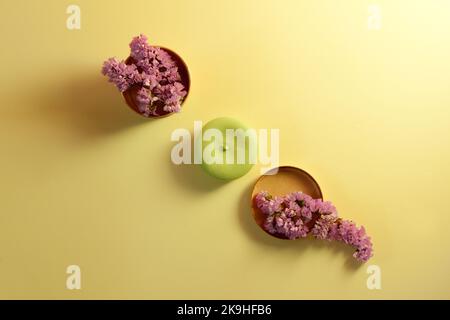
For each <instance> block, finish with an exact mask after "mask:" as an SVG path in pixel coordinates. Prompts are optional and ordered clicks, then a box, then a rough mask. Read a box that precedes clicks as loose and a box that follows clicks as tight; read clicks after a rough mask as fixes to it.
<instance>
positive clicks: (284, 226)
mask: <svg viewBox="0 0 450 320" xmlns="http://www.w3.org/2000/svg"><path fill="white" fill-rule="evenodd" d="M255 204H256V207H257V208H258V209H259V210H260V211H261V212H262V213H263V214H264V215H265V221H264V224H263V228H264V229H265V230H266V231H267V232H269V233H271V234H274V235H280V236H283V237H285V238H288V239H298V238H304V237H306V236H307V235H308V234H311V235H312V236H314V237H315V238H317V239H322V240H328V241H341V242H344V243H346V244H348V245H351V246H353V247H355V249H356V252H355V253H354V255H353V256H354V257H355V258H356V259H357V260H359V261H362V262H366V261H367V260H369V259H370V257H372V252H373V249H372V242H371V240H370V237H369V236H368V235H367V234H366V231H365V229H364V227H360V228H358V227H357V226H356V225H355V224H354V223H353V222H351V221H347V220H342V219H340V218H338V213H337V211H336V208H335V207H334V205H333V204H332V203H331V202H328V201H322V200H321V199H313V198H311V197H310V196H308V195H306V194H304V193H301V192H293V193H291V194H288V195H285V196H284V197H272V196H271V195H270V194H269V193H268V192H266V191H262V192H260V193H258V194H257V195H256V196H255ZM308 223H313V226H312V227H311V226H309V227H308Z"/></svg>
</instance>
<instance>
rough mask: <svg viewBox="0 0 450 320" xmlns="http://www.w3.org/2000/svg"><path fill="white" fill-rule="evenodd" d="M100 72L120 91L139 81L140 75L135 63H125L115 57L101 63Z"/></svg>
mask: <svg viewBox="0 0 450 320" xmlns="http://www.w3.org/2000/svg"><path fill="white" fill-rule="evenodd" d="M102 73H103V74H104V75H105V76H108V77H109V81H110V82H112V83H114V84H115V85H116V87H117V88H118V89H119V91H120V92H124V91H126V90H128V89H129V88H130V87H131V86H132V85H133V84H136V83H139V82H140V81H141V77H140V74H139V71H138V70H137V68H136V66H135V65H126V64H125V62H123V61H119V60H117V59H116V58H110V59H108V60H107V61H105V62H104V63H103V68H102Z"/></svg>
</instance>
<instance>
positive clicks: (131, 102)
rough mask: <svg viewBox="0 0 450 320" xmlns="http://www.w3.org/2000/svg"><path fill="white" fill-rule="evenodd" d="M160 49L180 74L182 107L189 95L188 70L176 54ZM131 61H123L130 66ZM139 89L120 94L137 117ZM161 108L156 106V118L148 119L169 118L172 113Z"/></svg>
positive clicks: (135, 88) (137, 87)
mask: <svg viewBox="0 0 450 320" xmlns="http://www.w3.org/2000/svg"><path fill="white" fill-rule="evenodd" d="M160 48H161V49H163V50H164V51H166V52H167V53H168V54H169V55H170V57H171V58H172V59H173V61H175V64H176V65H177V67H178V72H179V73H180V77H181V84H182V85H183V86H184V88H185V90H186V96H185V97H184V99H183V101H182V102H181V104H182V105H183V104H184V102H185V101H186V99H187V97H188V95H189V89H190V87H191V79H190V76H189V69H188V67H187V65H186V63H185V62H184V60H183V59H182V58H181V57H180V56H179V55H178V54H176V53H175V52H173V51H172V50H170V49H167V48H164V47H160ZM132 61H133V58H131V57H128V58H127V59H126V60H125V63H126V64H131V62H132ZM140 88H141V86H139V85H135V86H132V87H131V88H130V89H128V90H126V91H125V92H123V93H122V95H123V97H124V98H125V102H126V103H127V105H128V106H129V107H130V108H131V110H133V111H134V112H136V113H137V114H139V115H141V113H140V112H139V109H138V106H137V102H136V96H137V92H138V91H139V89H140ZM163 108H164V105H161V106H158V107H157V108H156V111H157V112H158V115H157V116H155V115H150V116H149V118H162V117H167V116H170V115H172V114H173V112H167V111H164V110H163Z"/></svg>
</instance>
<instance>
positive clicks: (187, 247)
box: [0, 0, 450, 299]
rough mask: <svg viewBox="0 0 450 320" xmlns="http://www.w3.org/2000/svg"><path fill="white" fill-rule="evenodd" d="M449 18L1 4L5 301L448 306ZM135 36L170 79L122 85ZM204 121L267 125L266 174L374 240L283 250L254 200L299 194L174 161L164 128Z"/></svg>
mask: <svg viewBox="0 0 450 320" xmlns="http://www.w3.org/2000/svg"><path fill="white" fill-rule="evenodd" d="M449 17H450V1H444V0H442V1H440V0H431V1H421V0H410V1H407V0H389V1H388V0H374V1H366V0H349V1H345V2H338V1H330V0H314V1H313V0H286V1H273V0H263V1H261V0H232V1H207V0H193V1H182V0H171V1H163V0H151V1H145V0H132V1H129V2H127V3H126V4H125V2H123V1H114V0H110V1H106V0H98V1H88V0H77V1H74V2H67V1H57V0H51V1H50V0H49V1H45V2H42V1H41V2H38V1H26V0H18V1H15V2H9V3H7V2H2V3H0V21H1V25H2V27H1V29H0V33H1V38H2V41H3V47H2V50H1V51H2V58H3V59H2V60H3V63H4V65H3V68H2V72H1V74H0V88H1V89H2V90H1V94H0V121H1V123H0V133H1V134H0V141H1V146H2V152H1V157H0V179H1V183H0V188H1V189H0V195H1V198H0V219H1V222H0V243H1V245H0V299H449V298H450V277H449V275H448V270H449V268H450V256H449V253H450V232H449V231H450V227H449V226H450V212H449V209H448V208H449V207H450V206H449V205H450V203H449V202H450V184H449V181H450V165H449V164H450V59H449V57H450V42H449V41H448V40H449V39H450V37H449V35H450V19H449ZM139 35H145V36H146V37H147V38H148V42H149V43H150V44H151V45H152V46H161V48H163V49H164V48H166V49H167V52H168V53H169V55H170V57H171V58H173V59H174V61H175V64H177V66H178V67H180V66H181V65H182V66H183V68H185V67H186V70H185V69H183V70H182V71H181V72H182V74H181V77H179V78H177V75H176V74H172V75H168V76H167V77H168V78H164V79H163V78H158V79H157V77H156V76H154V77H153V74H151V75H149V73H152V72H153V71H152V70H153V69H151V68H150V67H148V69H146V70H150V71H149V72H148V74H146V75H143V74H142V73H139V71H142V69H145V68H144V67H142V66H141V65H139V61H138V59H136V56H130V47H128V44H129V43H130V41H132V39H135V38H134V37H139ZM135 45H136V46H135V47H134V50H135V51H134V52H135V53H136V52H138V50H139V45H141V43H140V42H136V43H135ZM155 50H156V51H154V54H155V55H156V56H158V55H162V56H163V58H161V59H160V60H161V61H164V59H169V58H167V57H164V54H165V53H164V52H160V51H158V50H159V49H155ZM131 54H132V55H133V48H132V53H131ZM110 57H117V58H118V59H119V60H121V59H127V58H128V57H131V58H129V60H127V63H128V64H127V66H125V65H124V64H123V65H121V64H120V61H119V60H117V61H116V60H107V59H109V58H110ZM130 59H131V60H133V59H134V62H133V63H134V64H136V65H137V66H136V67H135V66H134V64H133V63H131V62H130ZM156 59H157V58H155V61H156ZM158 59H159V58H158ZM181 59H182V60H181ZM105 61H109V62H108V63H107V64H106V67H105ZM158 61H159V60H158ZM161 63H163V62H161ZM184 64H185V65H184ZM102 66H103V69H102ZM172 67H173V65H171V64H170V62H169V63H168V65H164V66H160V67H158V68H157V69H155V70H156V71H155V72H160V73H161V74H166V73H167V74H169V71H170V70H171V68H172ZM121 68H129V69H127V70H126V71H124V72H128V73H127V76H129V78H128V79H127V81H129V83H125V84H124V82H122V80H123V79H122V78H118V77H116V78H114V75H116V73H114V72H116V71H117V70H122V69H121ZM123 70H125V69H123ZM174 70H175V69H174ZM179 70H180V69H179ZM187 70H188V71H187ZM102 72H103V74H102ZM187 72H189V74H187ZM105 75H107V76H109V77H110V80H111V78H113V79H112V80H113V81H112V82H114V84H116V86H117V88H115V87H114V85H112V84H111V83H108V79H107V78H106V77H105ZM171 76H173V79H172V78H170V77H171ZM135 77H139V80H136V79H137V78H135ZM169 78H170V79H172V80H173V82H170V81H172V80H170V79H169ZM155 79H156V80H155ZM167 79H169V80H167ZM132 81H135V82H133V83H132V85H134V86H136V84H137V83H138V84H139V88H137V87H132V88H131V89H132V90H134V89H136V91H135V92H134V93H133V94H135V95H136V96H133V97H131V96H130V95H127V94H128V93H129V91H127V90H128V89H130V87H129V86H128V84H130V83H131V82H132ZM155 81H156V82H155ZM177 81H178V82H179V83H181V85H179V84H174V82H177ZM153 82H155V84H153ZM125 86H126V87H125ZM118 88H119V90H117V89H118ZM155 88H156V89H155ZM138 90H141V91H138ZM155 90H156V91H155ZM158 90H160V91H158ZM164 90H166V91H164ZM119 91H121V92H122V93H121V92H119ZM124 92H125V93H124ZM124 97H125V98H126V99H128V100H125V98H124ZM130 97H131V98H130ZM130 99H134V100H132V101H131V100H130ZM130 101H131V102H130ZM142 101H144V102H145V103H144V104H140V103H141V102H142ZM161 101H163V102H164V103H163V102H161ZM127 104H128V105H129V106H130V107H131V109H133V110H131V109H130V108H129V107H128V106H127ZM158 112H162V114H158ZM171 113H173V114H171ZM161 115H163V116H161ZM214 119H216V120H215V121H216V122H210V121H211V120H214ZM217 119H219V120H217ZM211 123H214V124H215V126H216V127H218V128H220V130H219V131H220V132H223V133H225V129H224V128H225V127H226V126H229V127H233V128H241V127H245V128H255V129H257V130H261V129H262V130H269V131H270V132H273V131H275V130H276V132H277V133H278V134H279V137H278V138H279V146H278V151H279V159H278V162H279V163H278V164H277V166H278V165H279V166H280V168H284V169H283V170H284V171H282V175H285V174H286V172H288V173H289V172H295V174H300V175H301V177H303V178H305V179H307V180H308V181H309V183H311V186H312V187H311V188H313V189H311V190H313V192H312V193H314V195H315V198H323V200H324V202H322V201H321V200H320V199H319V200H320V201H319V200H317V201H319V202H320V205H323V207H320V208H323V210H324V212H325V211H326V212H328V211H330V212H331V211H333V212H334V207H333V209H330V207H328V205H327V202H326V201H331V202H332V203H333V205H335V206H336V208H337V210H338V211H339V214H340V216H342V217H345V218H346V219H350V218H351V219H354V221H355V222H357V223H358V225H359V224H361V225H364V228H365V230H367V234H368V235H370V239H371V242H370V243H369V242H368V241H369V240H367V239H366V238H364V239H365V241H366V242H365V243H364V245H365V247H364V246H362V245H361V246H360V247H357V251H356V253H355V248H352V247H351V246H346V245H345V244H343V243H339V241H336V242H334V241H333V242H327V241H325V240H321V239H313V238H312V237H307V238H306V239H301V240H300V239H299V240H292V241H288V240H286V239H287V238H289V239H297V238H299V237H303V235H304V236H305V237H306V234H302V232H303V231H302V229H295V230H296V231H295V232H296V233H295V234H293V233H292V232H293V231H292V230H293V229H289V232H286V233H285V234H283V237H281V236H280V233H279V232H281V231H280V230H281V229H276V225H270V226H269V227H268V224H267V221H269V219H274V220H273V221H277V220H276V219H278V216H274V217H272V216H270V215H271V214H272V213H273V212H272V211H273V210H274V209H273V210H272V208H273V203H271V204H270V206H269V205H268V204H267V203H269V202H270V201H272V200H273V198H272V196H271V195H269V194H266V193H257V192H262V191H263V189H261V188H262V186H267V185H270V184H267V183H268V182H271V183H272V185H276V189H277V190H278V191H279V192H280V194H277V195H278V196H286V199H287V198H288V197H289V196H290V195H288V193H290V192H293V191H297V190H292V189H290V188H288V187H289V186H291V185H295V184H296V183H298V181H294V180H292V181H290V180H289V179H291V177H290V176H289V177H287V178H286V179H287V180H283V182H279V181H276V182H273V179H274V178H273V177H270V178H267V179H266V180H261V176H262V172H264V171H265V169H266V168H265V167H266V165H267V163H265V164H262V163H258V162H257V163H256V164H255V165H254V166H253V165H251V166H243V167H239V166H236V167H235V168H231V167H229V166H228V167H227V166H223V165H209V164H207V165H196V164H180V163H176V161H175V162H174V160H173V155H174V146H175V145H176V144H177V141H175V140H174V139H173V137H174V136H176V135H177V132H187V133H189V134H193V135H194V134H195V131H196V128H197V127H198V128H202V126H203V128H204V129H205V128H207V127H208V126H211ZM227 128H228V127H227ZM177 130H178V131H177ZM258 132H260V131H258ZM259 137H260V136H259ZM189 147H190V144H189ZM227 148H228V147H224V148H223V150H221V152H223V153H221V156H220V157H223V158H224V159H225V157H226V153H227ZM272 148H273V146H272ZM272 150H273V149H272ZM184 152H187V151H186V149H185V150H183V154H181V155H180V157H184V156H186V153H184ZM245 152H248V149H246V150H245ZM191 155H192V157H194V151H192V154H191ZM286 168H287V169H286ZM202 169H203V170H202ZM300 169H301V170H300ZM282 175H280V177H281V176H282ZM218 178H220V179H218ZM222 178H225V179H222ZM228 178H230V179H228ZM303 178H302V179H303ZM226 179H228V180H226ZM257 181H259V182H261V181H263V182H264V181H265V182H264V183H265V185H264V183H263V184H262V185H258V184H256V185H255V183H256V182H257ZM299 185H301V184H299ZM319 186H320V188H319ZM265 191H269V192H270V191H272V190H265ZM298 191H301V190H298ZM257 194H259V195H260V198H258V199H259V201H260V202H257V203H258V205H259V207H260V208H263V209H264V210H266V211H264V210H263V211H264V212H270V213H268V214H269V216H268V217H266V218H265V219H268V220H266V222H265V223H264V222H263V221H262V220H258V219H262V218H260V217H259V218H258V217H256V218H255V217H254V215H255V212H254V210H255V205H254V204H252V199H255V196H256V195H257ZM314 195H313V194H311V196H314ZM292 196H293V197H294V196H295V197H297V198H296V199H297V200H295V201H294V202H295V203H293V205H295V206H297V204H298V205H299V206H300V207H301V208H300V207H299V208H298V210H301V209H302V208H303V205H304V203H305V202H304V201H306V202H307V203H310V202H309V201H310V200H309V198H308V199H305V198H303V197H304V196H303V195H298V194H295V195H292ZM264 201H268V202H267V203H266V202H264ZM274 201H275V200H274ZM280 201H281V200H280ZM319 202H313V203H310V204H311V207H314V208H316V207H317V206H318V205H319V204H318V203H319ZM276 204H277V203H276V201H275V205H276ZM308 208H309V207H308ZM284 209H285V207H284V206H283V210H284ZM271 210H272V211H271ZM308 210H309V209H308ZM317 210H318V211H320V210H322V209H317ZM327 210H328V211H327ZM310 211H314V209H311V210H310ZM318 211H317V212H318ZM310 213H311V212H309V213H308V212H307V213H306V214H310ZM321 213H322V212H321ZM277 214H278V213H277ZM322 218H323V217H322V216H321V217H320V218H318V219H322ZM255 219H256V221H255ZM308 219H309V218H308ZM308 219H307V221H309V220H308ZM324 219H325V218H324ZM271 221H272V220H270V221H269V222H271ZM296 221H297V220H296ZM314 221H315V220H314ZM324 221H325V220H324ZM333 221H335V220H333ZM352 221H353V220H352ZM274 223H275V222H274ZM299 223H302V222H301V221H300V222H299ZM339 223H341V222H340V220H339ZM305 225H307V224H306V222H305ZM274 226H275V227H274ZM272 227H273V228H272ZM270 228H272V229H273V230H274V231H273V232H271V231H270V230H272V229H270ZM263 229H264V230H263ZM355 230H356V229H355ZM358 230H360V229H358ZM291 231H292V232H291ZM316 231H317V230H316ZM316 231H314V230H313V231H312V232H313V233H314V232H316ZM319 231H320V230H319ZM319 231H317V233H315V234H314V235H318V234H319V233H320V232H319ZM356 231H357V230H356ZM356 231H355V232H356ZM277 232H278V233H277ZM358 232H362V231H358ZM270 233H272V234H270ZM361 234H362V233H361ZM273 235H275V236H273ZM318 237H319V238H320V236H318ZM364 237H365V233H364ZM322 238H323V239H326V237H325V236H323V237H322ZM340 241H341V242H345V243H347V244H348V243H350V244H352V243H351V241H350V242H348V241H347V239H345V241H344V240H343V239H340ZM372 243H373V255H372V252H371V249H372V247H371V246H372ZM369 249H370V250H369ZM365 250H366V251H365ZM367 250H369V251H367ZM352 254H355V257H356V258H357V259H353V257H352ZM358 260H360V261H358ZM361 261H362V262H361ZM75 276H76V277H75Z"/></svg>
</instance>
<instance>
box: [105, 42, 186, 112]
mask: <svg viewBox="0 0 450 320" xmlns="http://www.w3.org/2000/svg"><path fill="white" fill-rule="evenodd" d="M130 50H131V53H130V57H131V59H129V60H127V63H125V62H124V61H118V60H117V59H115V58H111V59H109V60H107V61H105V63H104V65H103V69H102V73H103V74H104V75H106V76H107V77H109V81H110V82H112V83H114V84H115V85H116V86H117V88H118V89H119V91H120V92H124V91H126V90H128V89H129V88H130V87H131V86H133V85H139V86H141V88H140V89H139V90H138V91H137V94H136V101H137V105H138V111H139V112H140V113H141V114H142V115H144V116H147V117H148V116H150V115H155V116H157V115H158V114H157V112H158V110H159V109H162V110H163V111H164V112H166V113H172V112H179V111H180V110H181V103H182V102H183V100H184V98H185V97H186V94H187V92H186V90H185V88H184V86H183V84H182V83H181V76H180V73H179V71H178V67H177V65H176V63H175V61H174V60H173V59H172V58H171V56H170V54H169V53H167V52H166V51H165V50H164V49H162V48H159V47H153V46H150V45H149V44H148V42H147V37H146V36H144V35H140V36H137V37H134V38H133V39H132V41H131V43H130ZM158 107H161V108H159V109H158Z"/></svg>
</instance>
